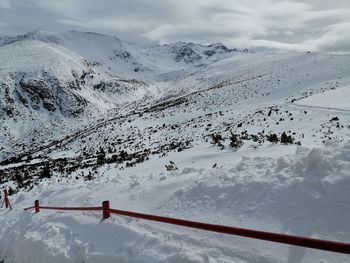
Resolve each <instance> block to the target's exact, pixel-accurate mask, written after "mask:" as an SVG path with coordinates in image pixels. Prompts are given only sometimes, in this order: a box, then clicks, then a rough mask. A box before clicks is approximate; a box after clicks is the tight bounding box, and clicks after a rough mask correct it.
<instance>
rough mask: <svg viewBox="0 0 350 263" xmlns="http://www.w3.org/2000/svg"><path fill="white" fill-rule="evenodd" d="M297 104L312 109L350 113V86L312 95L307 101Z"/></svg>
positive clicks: (303, 100) (302, 100) (300, 101)
mask: <svg viewBox="0 0 350 263" xmlns="http://www.w3.org/2000/svg"><path fill="white" fill-rule="evenodd" d="M297 104H298V105H303V106H310V107H319V108H326V109H336V110H346V111H350V86H347V87H341V88H337V89H334V90H329V91H325V92H323V93H319V94H315V95H312V96H310V97H307V98H305V99H301V100H299V101H298V103H297Z"/></svg>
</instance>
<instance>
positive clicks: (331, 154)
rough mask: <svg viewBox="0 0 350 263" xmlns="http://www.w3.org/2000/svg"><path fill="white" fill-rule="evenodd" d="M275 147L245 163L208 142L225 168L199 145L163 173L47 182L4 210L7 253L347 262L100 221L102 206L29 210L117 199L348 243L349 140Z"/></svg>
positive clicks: (1, 247)
mask: <svg viewBox="0 0 350 263" xmlns="http://www.w3.org/2000/svg"><path fill="white" fill-rule="evenodd" d="M271 147H272V148H271V149H266V150H263V151H260V152H259V154H254V155H251V154H247V155H244V156H243V157H241V158H239V159H240V160H238V162H237V163H230V162H227V161H226V160H225V157H224V156H223V154H222V153H218V152H215V149H214V150H213V149H211V150H210V149H206V153H207V154H210V153H211V154H213V155H214V156H216V158H218V159H219V160H220V159H221V162H218V166H217V167H216V168H202V167H206V163H207V162H208V159H207V158H204V156H203V155H201V154H200V151H198V150H197V149H192V150H191V152H189V153H185V156H184V157H183V159H184V160H187V161H189V160H191V161H192V163H191V164H188V165H183V166H182V165H181V167H180V169H179V171H173V172H165V171H163V172H160V173H159V172H154V173H152V172H148V171H149V170H155V167H157V166H158V170H161V167H159V161H154V162H152V161H151V162H149V163H145V164H142V165H141V166H140V167H138V170H137V172H136V171H135V170H133V169H131V170H130V171H125V172H116V171H115V170H113V169H110V170H109V171H107V172H106V174H105V176H103V177H99V178H98V179H96V180H94V181H91V182H86V181H79V180H77V181H74V184H69V183H67V182H65V181H60V182H59V181H58V178H53V179H51V180H49V181H46V182H43V183H42V184H41V185H40V186H37V187H35V188H34V189H33V190H32V191H30V192H27V193H20V194H17V195H16V196H15V197H14V198H12V202H13V206H14V210H13V211H1V218H2V219H1V222H0V226H1V228H0V229H1V230H0V235H1V236H2V237H4V238H1V240H0V251H1V257H2V258H3V259H5V262H347V261H348V259H349V258H348V256H344V255H341V254H334V253H329V252H320V251H316V250H311V249H304V248H297V247H293V246H286V245H279V244H274V243H270V242H264V241H256V240H251V239H246V238H240V237H232V236H228V235H223V234H213V233H208V232H205V231H199V230H191V229H186V228H182V227H178V226H169V225H166V224H161V223H150V222H147V221H143V220H135V219H130V218H127V217H121V216H113V215H112V217H111V218H110V219H108V220H106V221H103V222H101V215H100V213H98V212H97V213H95V212H84V213H80V212H52V211H48V210H46V211H44V210H43V211H41V212H40V213H39V214H34V213H33V212H30V211H23V210H22V208H23V207H26V206H31V205H32V202H33V200H34V199H37V198H38V199H40V201H41V203H42V204H46V205H52V206H54V205H60V206H95V205H99V204H100V203H101V202H102V201H103V200H110V201H111V206H112V207H114V208H119V209H128V210H132V211H140V212H145V213H153V214H159V215H166V216H172V217H177V218H185V219H192V220H199V221H203V222H211V223H217V224H226V225H232V226H238V227H246V228H253V229H260V230H266V231H274V232H281V233H286V234H296V235H306V236H310V237H315V238H324V239H335V240H339V241H348V240H349V239H350V225H349V224H348V221H349V211H350V203H349V200H348V193H349V191H350V174H349V169H350V142H346V143H343V144H339V143H329V144H328V145H327V147H317V148H308V147H297V148H295V147H292V148H291V149H290V150H289V152H291V153H281V154H280V156H278V157H277V156H271V154H270V152H269V151H281V150H282V151H283V148H284V146H271ZM203 150H204V149H203ZM209 160H211V158H209ZM211 161H216V160H215V159H214V160H211ZM179 164H181V162H179ZM179 166H180V165H179ZM135 168H136V167H135ZM150 168H151V169H150Z"/></svg>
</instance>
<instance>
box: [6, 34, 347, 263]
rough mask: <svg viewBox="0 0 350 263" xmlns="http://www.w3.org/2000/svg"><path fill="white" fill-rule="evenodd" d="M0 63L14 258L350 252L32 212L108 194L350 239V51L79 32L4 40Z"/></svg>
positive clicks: (217, 219) (130, 203) (194, 215)
mask: <svg viewBox="0 0 350 263" xmlns="http://www.w3.org/2000/svg"><path fill="white" fill-rule="evenodd" d="M0 59H1V61H3V66H1V67H0V81H1V82H0V83H1V90H0V111H1V116H0V137H1V144H0V149H1V152H0V161H1V164H0V188H2V189H3V188H5V187H10V186H11V187H12V189H14V190H15V194H14V195H12V196H11V201H12V202H13V206H14V210H13V211H11V212H8V211H5V210H1V211H0V214H1V216H0V259H4V260H5V262H6V263H7V262H9V263H12V262H16V263H21V262H116V261H118V262H210V263H211V262H290V263H292V262H298V263H299V262H318V263H319V262H347V261H348V257H347V256H343V255H341V254H334V253H326V252H319V251H316V250H311V249H302V248H295V247H292V246H285V245H278V244H273V243H269V242H263V241H254V240H251V239H245V238H237V237H229V236H225V235H219V234H213V233H206V232H202V231H194V230H188V229H184V228H181V227H174V226H168V225H163V224H157V223H150V222H146V221H142V220H133V219H128V218H123V217H116V216H113V217H112V218H111V219H109V220H107V221H105V222H101V221H100V218H101V216H100V214H99V213H97V214H95V213H60V212H52V211H51V212H50V211H43V212H41V213H40V214H36V215H35V214H33V213H31V212H24V211H22V208H23V207H25V206H30V205H32V203H33V200H35V199H40V201H41V202H42V204H48V205H57V206H95V205H99V204H100V203H101V201H103V200H105V199H108V200H110V201H111V205H112V207H114V208H120V209H128V210H134V211H139V212H146V213H153V214H159V215H165V216H173V217H178V218H185V219H190V220H199V221H203V222H210V223H218V224H226V225H232V226H238V227H247V228H253V229H260V230H266V231H272V232H281V233H288V234H296V235H305V236H312V237H317V238H324V239H331V240H339V241H344V242H349V241H350V229H349V224H347V222H348V220H349V217H350V214H349V211H350V209H349V208H350V202H349V200H348V193H349V190H350V181H349V180H350V173H349V168H350V153H349V149H350V148H349V147H350V146H349V138H350V114H349V111H348V110H349V107H348V104H349V103H348V99H347V98H348V90H349V88H348V87H349V85H350V67H349V65H350V56H348V55H329V54H321V53H297V52H287V53H276V52H266V51H264V52H251V51H248V50H237V49H229V48H226V47H224V46H223V45H222V44H220V43H217V44H213V45H209V46H203V45H198V44H194V43H183V42H176V43H172V44H167V45H157V46H142V47H141V46H137V45H132V44H127V43H124V42H123V41H121V40H119V39H118V38H116V37H110V36H105V35H100V34H94V33H84V32H77V31H70V32H64V33H48V32H35V33H29V34H26V35H22V36H17V37H12V38H9V37H3V38H1V39H0ZM18 94H20V95H22V97H24V98H25V99H26V100H27V105H25V104H26V103H24V100H23V99H21V97H20V96H19V95H18ZM78 98H79V99H78ZM77 99H78V102H77V101H76V100H77ZM80 100H81V101H83V106H81V105H80V106H79V101H80ZM60 105H61V106H60ZM77 105H78V106H77ZM52 107H53V108H55V109H53V108H52ZM60 107H61V108H60ZM67 109H80V111H78V113H77V114H66V112H65V110H67ZM9 110H10V111H9ZM11 111H12V115H11ZM276 138H277V140H276ZM282 138H284V139H283V140H282ZM3 237H7V238H6V239H4V238H3Z"/></svg>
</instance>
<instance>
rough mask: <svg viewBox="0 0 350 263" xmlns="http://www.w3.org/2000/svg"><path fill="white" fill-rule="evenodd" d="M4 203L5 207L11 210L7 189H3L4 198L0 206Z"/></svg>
mask: <svg viewBox="0 0 350 263" xmlns="http://www.w3.org/2000/svg"><path fill="white" fill-rule="evenodd" d="M4 204H5V208H10V210H12V206H11V203H10V199H9V195H8V192H7V190H4V200H3V201H2V204H1V207H3V206H4Z"/></svg>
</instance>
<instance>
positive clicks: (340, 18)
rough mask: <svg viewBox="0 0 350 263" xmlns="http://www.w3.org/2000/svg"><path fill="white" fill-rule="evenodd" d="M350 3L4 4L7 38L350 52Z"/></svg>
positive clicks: (87, 0) (15, 0) (0, 2)
mask: <svg viewBox="0 0 350 263" xmlns="http://www.w3.org/2000/svg"><path fill="white" fill-rule="evenodd" d="M349 23H350V2H349V1H348V0H333V1H332V2H329V1H328V0H327V1H326V0H286V1H277V0H246V1H240V0H221V1H220V0H191V1H188V0H176V1H175V0H101V1H95V0H60V1H56V0H0V26H1V27H0V30H1V32H2V33H24V32H28V31H33V30H53V31H63V30H69V29H78V30H87V31H97V32H101V33H107V34H113V35H117V36H119V37H121V38H125V39H126V40H131V41H155V42H160V43H165V42H173V41H177V40H183V41H192V42H200V43H205V44H207V43H210V42H217V41H221V42H223V43H225V44H228V45H230V46H235V47H263V48H287V49H297V50H316V51H326V52H350V41H349V35H350V33H348V32H350V24H349Z"/></svg>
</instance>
